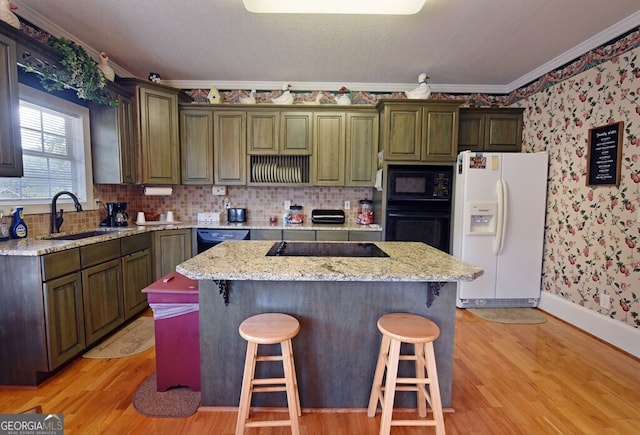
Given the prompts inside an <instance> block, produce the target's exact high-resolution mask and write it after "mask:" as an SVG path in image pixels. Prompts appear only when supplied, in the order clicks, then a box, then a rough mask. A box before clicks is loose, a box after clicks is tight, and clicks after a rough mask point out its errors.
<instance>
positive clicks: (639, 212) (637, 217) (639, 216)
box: [636, 207, 640, 222]
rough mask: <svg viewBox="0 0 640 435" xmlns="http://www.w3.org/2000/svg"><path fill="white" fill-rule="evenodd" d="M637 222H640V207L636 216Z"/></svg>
mask: <svg viewBox="0 0 640 435" xmlns="http://www.w3.org/2000/svg"><path fill="white" fill-rule="evenodd" d="M636 222H640V207H638V215H637V216H636Z"/></svg>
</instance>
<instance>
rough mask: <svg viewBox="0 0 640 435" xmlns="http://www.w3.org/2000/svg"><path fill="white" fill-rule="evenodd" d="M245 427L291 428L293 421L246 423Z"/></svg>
mask: <svg viewBox="0 0 640 435" xmlns="http://www.w3.org/2000/svg"><path fill="white" fill-rule="evenodd" d="M244 425H245V427H275V426H291V420H261V421H246V422H245V423H244Z"/></svg>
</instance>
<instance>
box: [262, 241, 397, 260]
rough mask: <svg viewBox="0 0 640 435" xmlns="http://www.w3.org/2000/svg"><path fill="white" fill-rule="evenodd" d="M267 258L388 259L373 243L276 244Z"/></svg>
mask: <svg viewBox="0 0 640 435" xmlns="http://www.w3.org/2000/svg"><path fill="white" fill-rule="evenodd" d="M266 256H267V257H274V256H283V257H388V256H389V255H387V253H386V252H384V251H383V250H382V249H380V248H379V247H378V246H377V245H375V244H373V243H322V242H286V241H285V242H276V243H274V244H273V246H272V247H271V249H269V252H267V255H266Z"/></svg>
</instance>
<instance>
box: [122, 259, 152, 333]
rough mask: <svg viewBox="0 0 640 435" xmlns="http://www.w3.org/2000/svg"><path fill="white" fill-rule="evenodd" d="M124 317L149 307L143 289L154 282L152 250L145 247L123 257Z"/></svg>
mask: <svg viewBox="0 0 640 435" xmlns="http://www.w3.org/2000/svg"><path fill="white" fill-rule="evenodd" d="M122 281H123V292H124V317H125V320H126V319H130V318H131V317H133V316H134V315H136V314H138V313H139V312H140V311H142V310H144V309H145V308H146V307H147V296H146V294H144V293H142V289H143V288H145V287H146V286H148V285H149V284H151V283H152V282H153V265H152V257H151V250H150V249H144V250H142V251H138V252H134V253H133V254H129V255H126V256H124V257H122Z"/></svg>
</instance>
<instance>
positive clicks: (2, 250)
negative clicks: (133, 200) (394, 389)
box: [0, 221, 382, 256]
mask: <svg viewBox="0 0 640 435" xmlns="http://www.w3.org/2000/svg"><path fill="white" fill-rule="evenodd" d="M190 228H223V229H247V230H257V229H274V230H282V229H287V230H330V231H349V230H351V231H353V230H357V231H382V228H381V227H380V226H379V225H347V224H345V225H314V224H311V223H309V224H307V223H303V224H284V225H283V224H270V223H268V222H267V223H265V222H252V221H249V222H244V223H228V222H197V221H196V222H175V223H172V224H170V223H168V222H158V223H151V222H149V223H147V225H144V226H138V225H135V224H134V225H131V226H128V227H100V228H88V229H85V230H78V231H69V232H62V233H60V234H76V233H83V232H86V231H96V232H99V231H100V232H101V231H104V232H105V234H104V235H96V236H94V237H87V238H84V239H79V240H55V239H51V238H50V237H51V236H50V235H43V236H35V237H27V238H26V239H12V240H8V241H5V242H0V255H13V256H38V255H45V254H51V253H53V252H59V251H64V250H66V249H73V248H78V247H81V246H86V245H91V244H94V243H100V242H105V241H107V240H113V239H118V238H121V237H126V236H131V235H133V234H140V233H144V232H149V231H160V230H176V229H190Z"/></svg>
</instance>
